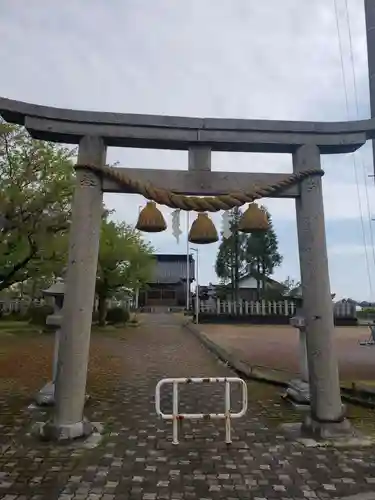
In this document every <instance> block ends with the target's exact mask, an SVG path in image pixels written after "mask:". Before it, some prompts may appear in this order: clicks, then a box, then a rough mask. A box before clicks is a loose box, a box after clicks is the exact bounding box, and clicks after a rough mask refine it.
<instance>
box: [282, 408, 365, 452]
mask: <svg viewBox="0 0 375 500" xmlns="http://www.w3.org/2000/svg"><path fill="white" fill-rule="evenodd" d="M280 428H281V430H282V431H283V432H284V433H285V434H286V436H287V438H288V439H290V440H292V441H297V442H299V443H301V444H303V445H305V446H306V447H318V446H322V445H323V444H324V445H331V446H337V447H340V446H343V447H345V448H347V447H348V448H350V447H358V446H367V445H368V443H369V442H370V441H371V442H372V440H370V439H369V438H367V437H366V436H363V435H362V434H361V433H359V432H358V431H356V430H355V429H353V427H352V426H351V425H350V422H349V421H348V420H346V419H344V420H342V421H341V422H317V421H316V420H313V419H312V418H311V417H310V416H306V419H305V421H304V422H303V423H302V424H301V423H300V424H298V423H290V424H282V425H281V426H280Z"/></svg>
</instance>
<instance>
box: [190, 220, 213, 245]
mask: <svg viewBox="0 0 375 500" xmlns="http://www.w3.org/2000/svg"><path fill="white" fill-rule="evenodd" d="M218 240H219V237H218V234H217V231H216V227H215V225H214V223H213V222H212V220H211V219H210V218H209V216H208V214H206V213H200V214H198V216H197V218H196V219H195V221H194V222H193V224H192V225H191V228H190V231H189V241H190V243H195V244H196V245H207V244H209V243H215V242H216V241H218Z"/></svg>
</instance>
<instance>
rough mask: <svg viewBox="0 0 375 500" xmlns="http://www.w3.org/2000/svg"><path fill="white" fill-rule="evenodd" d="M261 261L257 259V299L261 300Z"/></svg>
mask: <svg viewBox="0 0 375 500" xmlns="http://www.w3.org/2000/svg"><path fill="white" fill-rule="evenodd" d="M259 278H260V262H259V259H257V300H260V279H259Z"/></svg>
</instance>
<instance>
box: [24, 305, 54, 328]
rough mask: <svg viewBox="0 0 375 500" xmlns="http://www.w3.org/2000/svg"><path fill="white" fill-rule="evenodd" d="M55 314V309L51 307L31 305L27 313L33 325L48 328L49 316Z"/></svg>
mask: <svg viewBox="0 0 375 500" xmlns="http://www.w3.org/2000/svg"><path fill="white" fill-rule="evenodd" d="M50 314H53V307H52V306H50V305H44V306H34V305H31V306H30V307H29V309H28V311H27V317H28V319H29V321H30V323H31V324H32V325H38V326H46V319H47V316H49V315H50Z"/></svg>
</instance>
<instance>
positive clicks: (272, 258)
mask: <svg viewBox="0 0 375 500" xmlns="http://www.w3.org/2000/svg"><path fill="white" fill-rule="evenodd" d="M262 208H263V210H265V212H266V214H267V218H268V223H269V229H268V230H267V231H260V232H254V233H252V234H251V235H250V236H249V237H248V238H247V242H246V260H247V263H248V269H249V272H250V273H251V274H252V276H253V277H254V278H255V279H256V281H257V296H258V300H259V299H260V298H261V290H262V291H263V292H264V291H265V289H266V278H267V277H269V276H271V275H272V274H273V272H274V270H275V268H276V267H278V266H280V265H281V263H282V260H283V258H282V256H281V254H280V253H279V250H278V241H277V235H276V233H275V230H274V228H273V224H272V218H271V215H270V213H269V212H268V210H267V209H266V208H265V207H262Z"/></svg>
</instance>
